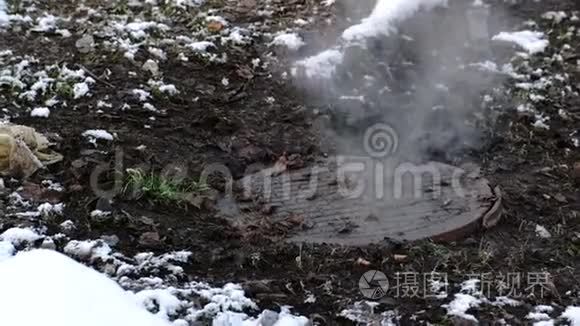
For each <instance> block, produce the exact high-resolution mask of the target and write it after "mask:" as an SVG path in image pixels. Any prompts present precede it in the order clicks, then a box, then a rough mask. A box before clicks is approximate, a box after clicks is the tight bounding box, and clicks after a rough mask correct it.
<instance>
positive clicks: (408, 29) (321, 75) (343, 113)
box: [292, 0, 498, 161]
mask: <svg viewBox="0 0 580 326" xmlns="http://www.w3.org/2000/svg"><path fill="white" fill-rule="evenodd" d="M350 5H352V3H350ZM437 8H438V10H435V9H437ZM489 16H490V13H489V9H488V8H487V7H486V6H485V5H483V4H482V3H481V2H477V1H476V2H475V3H474V2H473V1H471V2H469V3H468V1H460V0H456V1H453V0H449V1H448V0H377V2H376V4H375V6H374V9H372V11H371V12H370V14H369V15H368V16H367V17H366V18H364V19H362V21H360V23H357V24H355V25H353V26H350V27H348V28H346V29H345V30H344V31H343V32H342V33H341V34H340V37H339V38H338V40H337V42H336V44H335V45H334V46H332V47H331V48H328V49H325V50H323V51H321V52H319V53H318V54H316V55H314V56H311V57H307V58H305V59H302V60H299V61H298V62H296V63H295V66H294V69H293V71H292V73H293V75H294V77H295V78H296V79H297V80H298V81H300V82H301V84H303V85H306V87H305V88H307V89H308V91H309V92H310V94H312V95H313V96H314V101H317V102H318V103H317V104H321V105H325V106H326V107H329V110H328V112H327V115H326V117H327V122H328V123H327V127H328V128H323V129H324V130H323V132H324V133H326V135H325V138H331V139H333V140H334V141H335V143H336V144H337V146H338V148H335V149H336V150H337V151H338V152H339V154H365V153H364V152H361V151H362V150H364V149H365V146H364V144H363V141H364V138H365V134H368V132H369V130H372V128H375V127H376V126H377V125H378V126H390V127H391V128H392V129H393V130H395V131H396V135H395V136H396V137H397V145H398V146H397V148H398V152H397V153H396V155H397V156H398V157H399V158H401V159H413V160H431V159H436V160H437V159H440V160H443V161H445V160H449V157H450V156H452V155H453V154H454V153H455V152H456V151H457V150H459V149H460V148H465V147H475V146H476V145H477V144H478V143H479V135H478V134H477V130H476V129H475V128H474V127H472V126H470V125H469V124H466V121H467V120H469V119H470V118H472V117H473V114H474V113H475V112H476V110H479V109H480V108H481V102H482V101H481V99H482V92H483V91H485V90H487V89H490V88H491V87H493V86H494V85H496V84H497V82H498V81H497V79H495V78H496V77H495V76H493V77H490V76H489V74H487V75H486V74H485V73H481V72H478V71H475V70H476V69H474V68H473V67H475V66H477V64H478V63H481V62H486V61H488V60H492V58H490V57H491V56H492V54H491V50H490V47H489V42H490V38H489V33H488V26H487V21H488V19H489V18H490V17H489ZM313 90H314V91H313ZM308 91H307V92H308ZM366 154H369V153H366ZM371 156H373V155H371Z"/></svg>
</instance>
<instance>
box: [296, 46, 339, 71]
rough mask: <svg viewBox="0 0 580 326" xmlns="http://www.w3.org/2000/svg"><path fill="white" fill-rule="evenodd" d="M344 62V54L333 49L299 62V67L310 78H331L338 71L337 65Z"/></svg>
mask: <svg viewBox="0 0 580 326" xmlns="http://www.w3.org/2000/svg"><path fill="white" fill-rule="evenodd" d="M342 60H343V54H342V53H341V52H340V51H338V50H336V49H331V50H326V51H324V52H321V53H319V54H318V55H316V56H313V57H310V58H306V59H304V60H302V61H299V62H298V63H297V66H299V67H303V68H304V72H305V74H306V77H308V78H313V77H321V78H330V77H332V74H333V73H334V71H335V69H336V65H338V64H340V63H341V62H342Z"/></svg>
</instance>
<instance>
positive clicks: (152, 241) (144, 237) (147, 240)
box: [139, 232, 161, 248]
mask: <svg viewBox="0 0 580 326" xmlns="http://www.w3.org/2000/svg"><path fill="white" fill-rule="evenodd" d="M139 245H140V246H142V247H147V248H157V247H160V246H161V239H160V237H159V233H157V232H146V233H143V234H141V236H140V237H139Z"/></svg>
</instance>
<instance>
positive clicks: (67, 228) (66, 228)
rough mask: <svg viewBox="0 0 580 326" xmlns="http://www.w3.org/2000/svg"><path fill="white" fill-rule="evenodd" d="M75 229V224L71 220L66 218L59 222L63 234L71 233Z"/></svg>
mask: <svg viewBox="0 0 580 326" xmlns="http://www.w3.org/2000/svg"><path fill="white" fill-rule="evenodd" d="M75 229H76V226H75V224H74V222H73V221H71V220H66V221H64V222H62V223H61V224H60V230H61V232H62V233H64V234H67V235H69V234H71V233H72V232H73V231H74V230H75Z"/></svg>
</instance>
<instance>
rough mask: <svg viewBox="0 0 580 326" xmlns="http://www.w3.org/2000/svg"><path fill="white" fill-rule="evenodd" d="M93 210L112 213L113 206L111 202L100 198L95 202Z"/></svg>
mask: <svg viewBox="0 0 580 326" xmlns="http://www.w3.org/2000/svg"><path fill="white" fill-rule="evenodd" d="M95 209H96V210H99V211H101V212H105V213H109V212H112V211H113V205H112V203H111V200H109V199H107V198H102V197H101V198H99V199H98V200H97V205H95Z"/></svg>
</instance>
